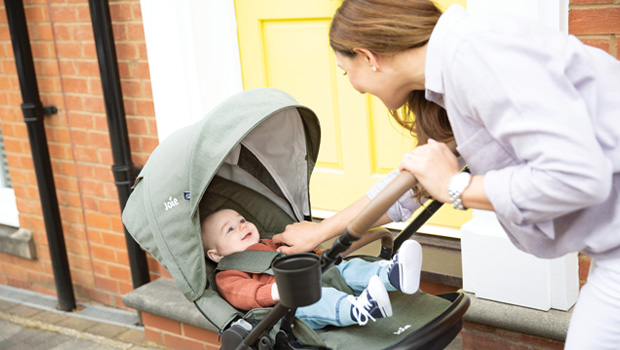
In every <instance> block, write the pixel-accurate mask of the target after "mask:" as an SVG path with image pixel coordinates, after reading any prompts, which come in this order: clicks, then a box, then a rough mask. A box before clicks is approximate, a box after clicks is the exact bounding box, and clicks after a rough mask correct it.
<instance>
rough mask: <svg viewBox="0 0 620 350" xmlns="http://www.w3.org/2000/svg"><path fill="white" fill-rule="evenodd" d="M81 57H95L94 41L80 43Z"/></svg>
mask: <svg viewBox="0 0 620 350" xmlns="http://www.w3.org/2000/svg"><path fill="white" fill-rule="evenodd" d="M82 57H83V58H94V59H96V58H97V48H96V47H95V43H94V42H88V43H82Z"/></svg>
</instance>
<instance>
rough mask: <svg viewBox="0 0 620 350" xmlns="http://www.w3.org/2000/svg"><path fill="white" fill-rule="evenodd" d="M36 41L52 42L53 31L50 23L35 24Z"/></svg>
mask: <svg viewBox="0 0 620 350" xmlns="http://www.w3.org/2000/svg"><path fill="white" fill-rule="evenodd" d="M36 29H37V36H36V39H37V40H54V31H53V30H52V25H51V24H50V23H43V24H37V26H36Z"/></svg>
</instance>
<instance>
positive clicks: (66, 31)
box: [53, 22, 73, 41]
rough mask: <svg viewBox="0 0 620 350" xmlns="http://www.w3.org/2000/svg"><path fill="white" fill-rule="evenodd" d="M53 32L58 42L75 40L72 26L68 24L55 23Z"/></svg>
mask: <svg viewBox="0 0 620 350" xmlns="http://www.w3.org/2000/svg"><path fill="white" fill-rule="evenodd" d="M53 30H54V36H55V37H56V40H58V41H68V40H72V39H73V37H72V34H71V32H72V31H71V26H70V25H68V24H65V23H57V22H54V24H53Z"/></svg>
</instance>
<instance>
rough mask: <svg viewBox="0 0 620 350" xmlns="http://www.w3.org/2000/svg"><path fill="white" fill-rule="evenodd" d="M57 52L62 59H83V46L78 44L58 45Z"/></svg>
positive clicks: (60, 43) (61, 43)
mask: <svg viewBox="0 0 620 350" xmlns="http://www.w3.org/2000/svg"><path fill="white" fill-rule="evenodd" d="M56 51H57V53H58V57H60V58H78V57H82V45H81V44H80V43H77V42H73V41H72V42H65V43H63V42H59V43H56Z"/></svg>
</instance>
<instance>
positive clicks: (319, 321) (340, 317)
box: [295, 287, 357, 329]
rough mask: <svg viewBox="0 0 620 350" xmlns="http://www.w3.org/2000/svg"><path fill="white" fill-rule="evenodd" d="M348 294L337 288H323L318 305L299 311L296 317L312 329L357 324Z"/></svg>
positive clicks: (299, 309)
mask: <svg viewBox="0 0 620 350" xmlns="http://www.w3.org/2000/svg"><path fill="white" fill-rule="evenodd" d="M347 296H348V294H346V293H344V292H341V291H339V290H337V289H335V288H328V287H323V288H321V299H320V300H319V301H317V302H316V303H314V304H312V305H308V306H304V307H300V308H298V309H297V312H296V313H295V316H297V317H298V318H299V319H300V320H302V321H304V322H305V323H307V324H308V325H309V326H310V328H312V329H321V328H323V327H325V326H328V325H331V326H337V327H344V326H350V325H353V324H356V323H357V322H355V321H353V318H351V302H349V301H348V300H347Z"/></svg>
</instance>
